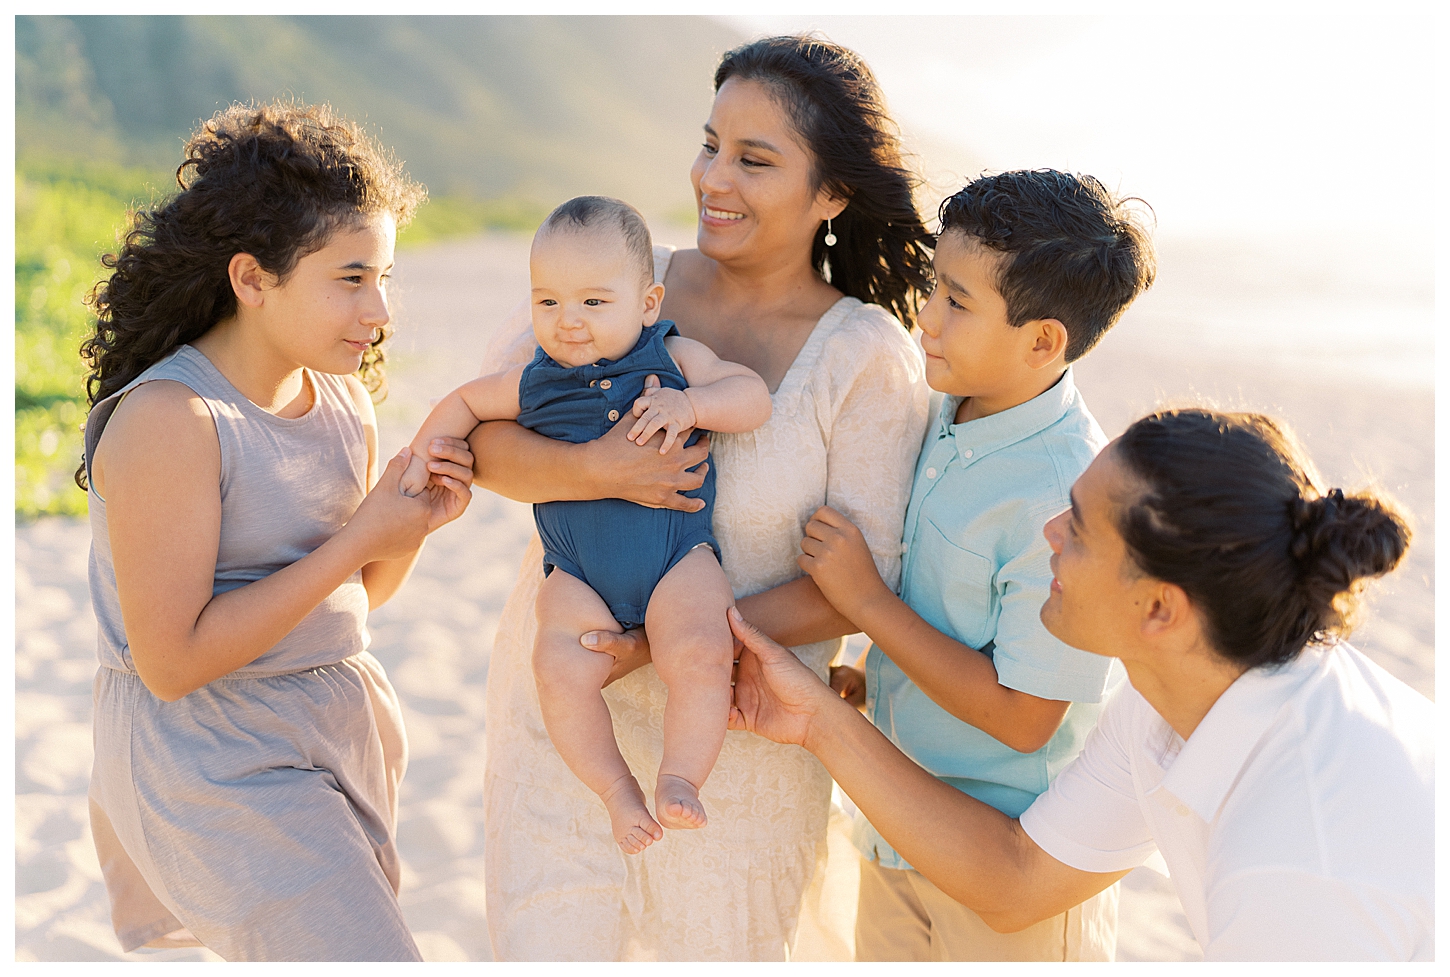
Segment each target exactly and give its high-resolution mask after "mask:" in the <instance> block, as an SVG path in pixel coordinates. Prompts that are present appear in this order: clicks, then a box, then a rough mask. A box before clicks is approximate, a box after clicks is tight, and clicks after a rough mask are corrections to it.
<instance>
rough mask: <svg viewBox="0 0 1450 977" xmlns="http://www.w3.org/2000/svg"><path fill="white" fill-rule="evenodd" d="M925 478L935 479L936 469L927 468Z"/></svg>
mask: <svg viewBox="0 0 1450 977" xmlns="http://www.w3.org/2000/svg"><path fill="white" fill-rule="evenodd" d="M926 477H927V478H936V469H935V468H928V469H927V470H926Z"/></svg>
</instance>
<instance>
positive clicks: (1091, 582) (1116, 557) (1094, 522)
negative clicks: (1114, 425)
mask: <svg viewBox="0 0 1450 977" xmlns="http://www.w3.org/2000/svg"><path fill="white" fill-rule="evenodd" d="M1135 491H1136V489H1135V487H1134V486H1133V485H1132V484H1131V481H1130V479H1129V476H1128V473H1127V472H1126V471H1125V470H1124V469H1123V466H1122V463H1121V462H1119V461H1118V459H1117V454H1116V452H1115V451H1114V447H1113V445H1112V444H1110V445H1108V446H1107V447H1106V448H1104V449H1103V450H1102V452H1101V453H1099V454H1098V456H1097V457H1096V458H1094V459H1093V462H1092V464H1091V465H1089V466H1088V469H1087V471H1085V472H1083V473H1082V476H1081V477H1080V478H1078V480H1077V482H1076V483H1075V484H1074V485H1073V487H1072V508H1071V509H1068V510H1067V511H1066V512H1063V513H1060V514H1059V515H1057V516H1055V517H1053V518H1052V519H1051V520H1049V521H1048V523H1047V525H1046V526H1044V527H1043V529H1042V534H1043V535H1044V536H1046V537H1047V542H1048V545H1049V546H1051V547H1052V574H1053V577H1052V584H1051V586H1050V588H1049V590H1048V597H1047V601H1046V603H1044V604H1043V605H1042V611H1041V617H1042V623H1043V625H1045V626H1046V628H1047V630H1048V631H1050V632H1051V633H1052V634H1053V635H1054V636H1056V637H1057V638H1058V639H1059V640H1061V641H1063V642H1065V643H1067V644H1069V645H1072V646H1073V647H1074V648H1081V649H1083V650H1084V651H1090V652H1093V653H1094V654H1098V655H1109V656H1112V657H1117V658H1121V657H1125V655H1126V654H1128V653H1130V651H1131V649H1132V648H1133V647H1134V645H1135V643H1136V642H1135V637H1136V635H1137V633H1138V624H1139V620H1140V618H1141V612H1142V610H1143V607H1144V603H1143V602H1144V600H1145V599H1147V600H1151V597H1150V596H1149V592H1150V591H1151V589H1152V587H1153V584H1154V581H1153V580H1152V579H1151V578H1149V577H1147V576H1145V575H1144V574H1142V573H1141V572H1139V570H1138V568H1137V566H1136V564H1134V563H1133V561H1132V559H1131V558H1130V557H1129V555H1128V549H1127V545H1126V544H1125V543H1124V542H1123V537H1122V536H1121V535H1119V533H1118V523H1117V509H1118V507H1119V506H1121V505H1122V504H1123V503H1124V502H1125V501H1126V500H1128V499H1131V498H1132V497H1133V493H1134V492H1135Z"/></svg>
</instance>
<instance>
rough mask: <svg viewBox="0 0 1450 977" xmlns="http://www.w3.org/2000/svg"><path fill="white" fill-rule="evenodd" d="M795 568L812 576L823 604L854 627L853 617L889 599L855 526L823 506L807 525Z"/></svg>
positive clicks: (828, 507)
mask: <svg viewBox="0 0 1450 977" xmlns="http://www.w3.org/2000/svg"><path fill="white" fill-rule="evenodd" d="M796 564H797V565H799V566H800V568H801V569H802V570H804V571H805V572H806V573H808V574H810V575H811V579H812V580H814V581H815V582H816V586H817V587H819V588H820V590H821V593H822V594H824V595H825V598H826V600H828V601H830V602H831V605H832V606H833V607H835V608H836V610H838V611H840V612H841V613H842V614H844V615H845V616H846V617H847V618H849V619H850V620H851V621H852V622H853V623H857V624H859V622H858V621H856V613H857V612H858V611H859V610H860V609H861V608H862V607H863V606H865V605H866V604H868V603H870V602H871V601H872V600H875V599H876V598H878V597H881V596H883V595H886V596H892V595H891V590H890V588H888V587H887V586H886V583H885V581H883V580H882V579H881V574H880V573H879V572H878V571H877V569H876V561H875V560H873V559H872V558H871V550H870V548H869V547H867V545H866V538H865V537H864V536H862V535H861V530H859V529H857V528H856V524H855V523H853V522H851V520H849V519H847V518H846V517H845V516H843V515H841V514H840V513H839V512H837V511H836V510H835V509H832V508H831V507H830V506H828V505H823V506H821V507H820V508H819V509H817V510H816V513H815V515H813V516H811V521H810V522H808V523H806V535H805V538H804V539H802V540H801V555H800V556H798V557H796Z"/></svg>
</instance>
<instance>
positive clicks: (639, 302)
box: [529, 228, 664, 366]
mask: <svg viewBox="0 0 1450 977" xmlns="http://www.w3.org/2000/svg"><path fill="white" fill-rule="evenodd" d="M529 279H530V283H531V285H532V287H533V290H532V299H531V310H532V317H533V321H534V337H535V338H536V339H537V340H538V341H539V345H540V346H542V347H543V348H544V352H546V353H548V354H549V355H550V356H552V357H553V358H554V360H555V361H556V362H558V363H559V364H561V365H563V366H584V365H586V364H588V363H595V362H598V361H599V360H606V359H607V360H617V359H619V358H620V357H621V356H623V355H624V354H625V353H628V352H629V351H630V350H631V349H633V348H634V344H635V343H636V342H638V341H639V334H640V330H641V329H642V328H643V327H644V326H647V325H650V324H652V323H653V322H654V321H655V319H656V318H658V317H659V307H660V298H661V297H662V296H663V294H664V289H663V288H662V287H661V286H659V285H654V284H647V283H646V282H645V281H644V280H643V279H642V277H641V275H640V270H639V267H638V265H637V263H636V262H634V261H632V260H630V255H629V253H628V251H627V250H626V248H625V245H624V241H623V239H622V237H621V236H620V235H619V234H616V233H611V232H610V231H607V230H595V229H592V228H584V229H581V230H575V229H572V228H570V229H551V230H547V231H543V232H541V233H539V234H537V235H535V237H534V246H533V248H532V250H531V251H530V252H529Z"/></svg>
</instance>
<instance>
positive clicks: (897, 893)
mask: <svg viewBox="0 0 1450 977" xmlns="http://www.w3.org/2000/svg"><path fill="white" fill-rule="evenodd" d="M1117 943H1118V886H1117V883H1114V884H1113V885H1111V886H1109V887H1108V888H1107V889H1104V890H1103V891H1102V892H1100V893H1098V894H1097V895H1095V896H1093V897H1092V898H1091V899H1089V900H1088V901H1087V902H1084V903H1083V904H1082V905H1080V906H1074V907H1073V908H1072V909H1069V910H1068V911H1067V912H1065V913H1062V914H1061V915H1059V916H1054V917H1052V918H1051V919H1044V920H1042V921H1041V922H1040V923H1034V924H1033V925H1031V926H1029V927H1027V928H1026V929H1025V930H1021V931H1020V932H1017V933H998V932H997V931H996V930H994V929H992V928H991V927H990V926H988V925H987V924H986V923H984V922H982V917H980V916H978V915H977V914H976V913H974V912H972V911H971V910H970V909H968V908H967V907H966V906H963V905H962V904H961V903H959V902H957V901H956V900H955V899H953V898H952V897H951V896H949V895H947V894H946V893H944V892H942V891H941V890H940V889H938V888H937V887H936V886H935V885H933V884H932V883H930V882H928V881H927V880H926V878H925V877H924V876H923V875H922V874H921V873H920V872H915V871H912V870H910V869H906V870H903V869H895V868H882V867H881V865H880V864H878V863H877V862H874V861H868V860H867V859H865V858H863V859H861V899H860V903H859V906H858V908H857V910H856V959H857V960H870V961H903V960H912V961H918V960H922V961H926V960H937V961H940V960H1112V959H1113V955H1114V953H1115V951H1116V950H1117Z"/></svg>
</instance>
